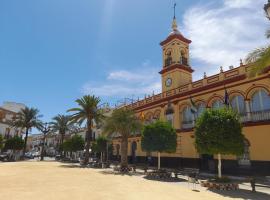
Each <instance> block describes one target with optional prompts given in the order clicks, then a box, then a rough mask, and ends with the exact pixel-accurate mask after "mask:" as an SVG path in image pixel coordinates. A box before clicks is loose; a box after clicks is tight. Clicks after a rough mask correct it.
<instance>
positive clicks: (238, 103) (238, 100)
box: [231, 95, 246, 114]
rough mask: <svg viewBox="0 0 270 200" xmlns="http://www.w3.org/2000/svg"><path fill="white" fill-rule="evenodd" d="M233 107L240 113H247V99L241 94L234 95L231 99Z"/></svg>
mask: <svg viewBox="0 0 270 200" xmlns="http://www.w3.org/2000/svg"><path fill="white" fill-rule="evenodd" d="M231 106H232V109H233V110H234V111H236V112H238V113H239V114H245V112H246V109H245V100H244V97H243V96H241V95H237V96H234V97H233V98H232V100H231Z"/></svg>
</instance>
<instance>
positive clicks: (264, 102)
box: [251, 90, 270, 112]
mask: <svg viewBox="0 0 270 200" xmlns="http://www.w3.org/2000/svg"><path fill="white" fill-rule="evenodd" d="M263 110H270V96H268V94H267V93H266V92H265V91H264V90H259V91H257V92H255V93H254V94H253V96H252V98H251V111H252V112H258V111H263Z"/></svg>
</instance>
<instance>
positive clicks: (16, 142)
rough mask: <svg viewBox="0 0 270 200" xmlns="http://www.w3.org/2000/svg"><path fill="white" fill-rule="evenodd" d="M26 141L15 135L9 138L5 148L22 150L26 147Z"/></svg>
mask: <svg viewBox="0 0 270 200" xmlns="http://www.w3.org/2000/svg"><path fill="white" fill-rule="evenodd" d="M24 144H25V142H24V141H23V139H22V138H20V137H18V136H15V137H12V138H10V139H7V140H6V142H5V149H11V150H13V151H18V150H22V149H23V148H24Z"/></svg>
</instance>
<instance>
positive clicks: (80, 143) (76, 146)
mask: <svg viewBox="0 0 270 200" xmlns="http://www.w3.org/2000/svg"><path fill="white" fill-rule="evenodd" d="M83 149H84V139H83V138H82V136H80V135H74V136H72V138H71V151H73V152H77V151H82V150H83Z"/></svg>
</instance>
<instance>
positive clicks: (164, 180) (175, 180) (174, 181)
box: [144, 176, 187, 183]
mask: <svg viewBox="0 0 270 200" xmlns="http://www.w3.org/2000/svg"><path fill="white" fill-rule="evenodd" d="M144 178H145V179H147V180H151V181H158V182H169V183H177V182H187V180H186V179H182V178H169V179H156V178H152V177H148V176H145V177H144Z"/></svg>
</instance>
